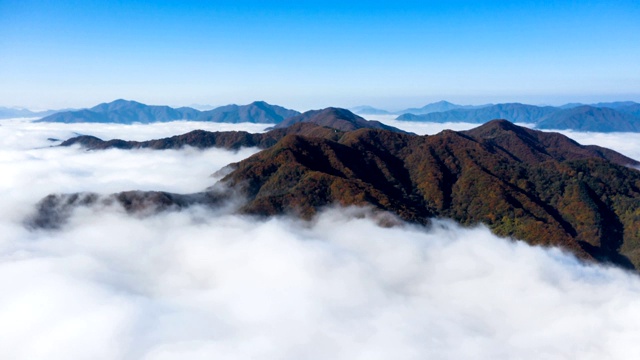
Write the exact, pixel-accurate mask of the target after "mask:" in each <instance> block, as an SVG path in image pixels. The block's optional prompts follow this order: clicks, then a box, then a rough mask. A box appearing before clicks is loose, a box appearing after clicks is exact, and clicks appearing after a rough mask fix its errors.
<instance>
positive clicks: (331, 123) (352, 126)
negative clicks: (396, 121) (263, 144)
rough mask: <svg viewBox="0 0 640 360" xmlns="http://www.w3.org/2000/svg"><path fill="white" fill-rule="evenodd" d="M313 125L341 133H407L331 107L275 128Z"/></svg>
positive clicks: (293, 118)
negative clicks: (367, 130)
mask: <svg viewBox="0 0 640 360" xmlns="http://www.w3.org/2000/svg"><path fill="white" fill-rule="evenodd" d="M301 122H303V123H312V124H316V125H320V126H326V127H330V128H333V129H337V130H341V131H352V130H357V129H384V130H389V131H394V132H403V133H404V132H405V131H403V130H400V129H398V128H395V127H393V126H388V125H385V124H383V123H381V122H379V121H370V120H365V119H364V118H362V117H360V116H358V115H356V114H354V113H352V112H351V111H349V110H347V109H341V108H333V107H329V108H326V109H322V110H310V111H307V112H305V113H303V114H300V115H298V116H294V117H291V118H288V119H286V120H284V121H282V122H281V123H279V124H278V125H276V126H275V127H274V129H281V128H285V127H288V126H291V125H293V124H296V123H301Z"/></svg>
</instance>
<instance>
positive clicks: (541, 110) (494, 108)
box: [397, 103, 558, 124]
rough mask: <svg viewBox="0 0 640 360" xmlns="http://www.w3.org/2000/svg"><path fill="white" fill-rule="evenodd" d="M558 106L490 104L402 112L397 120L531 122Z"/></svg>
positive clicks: (479, 122) (553, 110) (551, 111)
mask: <svg viewBox="0 0 640 360" xmlns="http://www.w3.org/2000/svg"><path fill="white" fill-rule="evenodd" d="M555 111H558V108H556V107H552V106H535V105H526V104H520V103H508V104H497V105H490V106H487V107H481V108H473V109H454V110H449V111H442V112H434V113H429V114H424V115H414V114H403V115H400V116H398V118H397V119H398V120H405V121H424V122H437V123H443V122H468V123H478V124H481V123H485V122H487V121H491V120H494V119H507V120H509V121H512V122H520V123H533V122H536V119H540V118H542V117H544V116H547V115H549V114H551V113H553V112H555Z"/></svg>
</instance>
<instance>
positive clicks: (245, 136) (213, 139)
mask: <svg viewBox="0 0 640 360" xmlns="http://www.w3.org/2000/svg"><path fill="white" fill-rule="evenodd" d="M342 133H343V132H342V131H338V130H336V129H332V128H328V127H323V126H319V125H316V124H312V123H296V124H294V125H291V126H289V127H286V128H282V129H275V130H271V131H268V132H266V133H259V134H252V133H248V132H246V131H216V132H211V131H205V130H193V131H191V132H188V133H186V134H183V135H176V136H172V137H168V138H163V139H156V140H148V141H126V140H121V139H112V140H107V141H105V140H102V139H100V138H97V137H95V136H90V135H81V136H76V137H73V138H71V139H68V140H65V141H63V142H62V143H61V144H60V146H74V145H79V146H82V147H83V148H85V149H87V150H105V149H123V150H129V149H154V150H167V149H181V148H183V147H185V146H190V147H194V148H198V149H207V148H212V147H215V148H224V149H227V150H238V149H240V148H243V147H258V148H260V149H266V148H268V147H270V146H273V145H274V144H275V143H277V142H278V141H279V140H280V139H282V138H283V137H285V136H286V135H289V134H296V135H305V136H312V137H322V138H325V139H337V138H338V137H340V136H341V135H342Z"/></svg>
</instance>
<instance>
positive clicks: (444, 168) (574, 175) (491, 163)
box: [35, 120, 640, 268]
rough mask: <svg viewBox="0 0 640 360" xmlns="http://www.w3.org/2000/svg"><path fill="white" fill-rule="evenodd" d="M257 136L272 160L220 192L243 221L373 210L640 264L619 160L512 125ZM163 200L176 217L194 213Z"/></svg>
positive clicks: (52, 202) (48, 204) (638, 184)
mask: <svg viewBox="0 0 640 360" xmlns="http://www.w3.org/2000/svg"><path fill="white" fill-rule="evenodd" d="M187 135H188V134H187ZM249 135H251V134H249ZM258 135H262V136H264V137H265V138H268V139H269V141H268V142H267V141H266V140H264V139H263V141H264V142H263V143H262V145H258V146H262V147H266V150H264V151H262V152H260V153H257V154H255V155H253V156H251V157H249V158H247V159H245V160H243V161H240V162H238V163H235V164H231V165H230V166H228V167H227V169H226V170H225V174H226V176H225V177H224V178H223V179H222V180H221V182H220V184H219V185H220V186H225V187H227V188H228V189H232V190H233V192H234V193H236V194H241V195H242V198H244V199H246V202H244V203H243V204H242V205H241V206H240V207H239V209H238V211H239V212H240V213H246V214H254V215H261V216H268V215H276V214H283V213H293V214H296V215H298V216H300V217H302V218H306V219H310V218H311V217H313V215H314V214H316V213H317V211H318V210H319V209H321V208H323V207H324V206H330V205H332V204H340V205H344V206H348V205H359V206H361V205H364V206H372V207H373V208H375V209H380V210H385V211H389V212H391V213H393V214H396V215H397V216H399V217H400V218H402V219H404V220H407V221H410V222H416V223H421V224H428V223H429V219H430V218H433V217H443V218H451V219H453V220H455V221H457V222H459V223H461V224H464V225H474V224H479V223H482V224H486V225H487V226H488V227H489V228H490V229H492V231H493V232H495V233H496V234H498V235H502V236H512V237H514V238H517V239H522V240H524V241H526V242H528V243H530V244H535V245H554V246H561V247H563V248H565V249H567V250H569V251H571V252H573V253H574V254H576V255H578V256H579V257H582V258H590V259H596V260H598V261H603V262H611V263H615V264H617V265H620V266H623V267H627V268H634V267H638V266H639V265H640V172H639V171H637V170H635V169H632V168H629V167H627V166H628V165H632V166H638V165H640V164H639V163H638V162H637V161H635V160H633V159H630V158H627V157H625V156H623V155H621V154H619V153H617V152H615V151H613V150H609V149H605V148H601V147H598V146H583V145H580V144H578V143H576V142H575V141H573V140H571V139H569V138H567V137H566V136H563V135H561V134H557V133H546V132H541V131H537V130H531V129H527V128H523V127H519V126H516V125H514V124H512V123H510V122H508V121H505V120H494V121H491V122H489V123H487V124H485V125H482V126H480V127H478V128H475V129H472V130H469V131H464V132H455V131H450V130H446V131H443V132H441V133H439V134H436V135H432V136H417V135H413V134H405V133H399V132H391V131H386V130H380V129H358V130H354V131H345V132H343V131H339V130H336V129H329V128H326V127H320V126H317V125H315V124H309V123H298V124H296V125H295V126H292V127H290V128H288V129H276V130H273V131H271V132H267V133H265V134H258ZM182 136H183V137H184V136H186V135H182ZM219 136H220V135H218V137H219ZM243 136H244V135H243ZM196 138H197V137H185V138H181V139H182V140H181V142H184V144H188V143H189V141H190V139H196ZM181 142H180V141H179V142H176V141H175V140H172V141H169V142H166V144H171V143H173V144H178V143H181ZM213 143H215V142H213ZM222 143H225V144H226V142H222ZM271 143H273V145H270V144H271ZM196 146H197V145H196ZM215 146H217V145H215ZM225 146H227V145H225ZM153 148H156V147H153ZM157 148H164V147H157ZM144 194H145V193H136V198H137V199H140V198H144V197H145V195H144ZM149 194H152V195H150V196H154V197H157V196H158V195H157V193H149ZM203 194H206V192H205V193H203ZM196 195H197V194H194V195H192V196H195V198H199V197H202V196H204V195H202V194H200V195H197V196H196ZM66 196H67V197H68V196H72V195H66ZM176 196H177V195H176ZM56 199H57V200H56ZM66 199H67V198H66V197H65V196H58V197H54V198H52V199H49V200H48V201H43V203H41V204H40V208H39V212H38V214H39V215H36V216H35V219H38V218H39V216H40V218H41V220H39V221H36V222H35V223H36V224H37V223H43V224H47V221H46V219H47V216H46V214H47V213H48V211H47V209H48V208H55V207H56V206H58V205H59V204H60V203H64V202H65V201H67V200H66ZM162 199H163V202H162V204H163V206H165V207H168V206H169V205H167V202H168V204H170V205H171V206H172V207H173V208H180V207H182V206H188V205H190V204H192V203H198V201H194V202H192V203H190V202H186V203H185V202H183V203H180V202H175V203H173V204H172V203H171V201H172V200H171V197H170V196H168V197H167V196H163V197H162ZM167 199H169V200H167ZM138 203H140V201H138ZM150 203H152V204H153V203H154V201H153V200H150ZM201 203H205V204H209V203H207V202H201ZM43 219H44V220H43Z"/></svg>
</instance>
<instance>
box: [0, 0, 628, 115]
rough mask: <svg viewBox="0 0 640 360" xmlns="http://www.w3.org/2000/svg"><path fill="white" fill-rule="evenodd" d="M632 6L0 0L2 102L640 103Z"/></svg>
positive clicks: (588, 3) (295, 105)
mask: <svg viewBox="0 0 640 360" xmlns="http://www.w3.org/2000/svg"><path fill="white" fill-rule="evenodd" d="M638 19H640V2H638V1H626V0H620V1H615V2H613V1H589V0H586V1H456V0H454V1H404V2H403V1H393V2H391V1H366V2H365V1H352V2H344V1H343V2H338V1H295V2H289V1H242V0H240V1H104V2H102V1H66V0H60V1H30V0H20V1H14V0H0V24H2V26H0V105H5V106H7V105H8V106H16V105H18V106H28V107H37V108H60V107H83V106H92V105H95V104H97V103H99V102H104V101H111V100H113V99H116V98H126V99H134V100H138V101H142V102H145V103H149V104H169V105H189V104H193V103H200V104H212V105H223V104H227V103H248V102H250V101H253V100H265V101H268V102H271V103H277V104H281V105H283V106H287V107H291V108H295V109H298V110H306V109H310V108H321V107H325V106H330V105H333V106H344V107H350V106H355V105H361V104H370V105H375V106H379V107H384V108H402V107H408V106H418V105H424V104H426V103H428V102H431V101H437V100H441V99H447V100H450V101H454V102H458V103H469V104H479V103H486V102H506V101H520V102H528V103H535V104H542V103H545V104H560V103H564V102H570V101H582V102H592V101H611V100H635V101H640V66H639V65H638V64H640V21H639V20H638Z"/></svg>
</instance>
